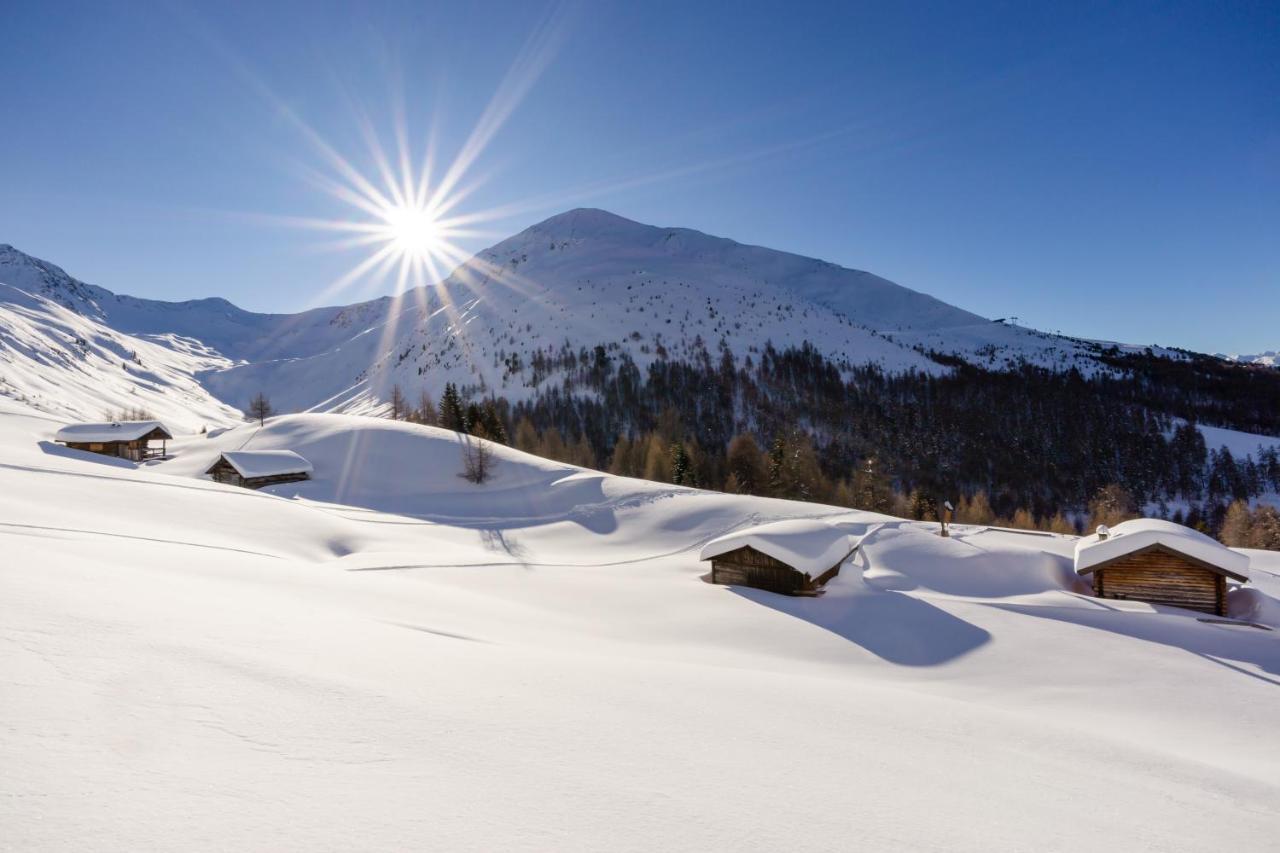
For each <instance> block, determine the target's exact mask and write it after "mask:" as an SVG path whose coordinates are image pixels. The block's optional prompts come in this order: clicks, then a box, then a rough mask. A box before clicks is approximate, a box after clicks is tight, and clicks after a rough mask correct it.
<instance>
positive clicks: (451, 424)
mask: <svg viewBox="0 0 1280 853" xmlns="http://www.w3.org/2000/svg"><path fill="white" fill-rule="evenodd" d="M440 426H442V427H444V428H445V429H451V430H453V431H454V432H466V431H467V422H466V418H465V416H464V414H463V410H462V398H461V397H459V396H458V387H457V386H456V385H454V384H453V383H452V382H446V383H445V386H444V394H443V395H442V396H441V397H440Z"/></svg>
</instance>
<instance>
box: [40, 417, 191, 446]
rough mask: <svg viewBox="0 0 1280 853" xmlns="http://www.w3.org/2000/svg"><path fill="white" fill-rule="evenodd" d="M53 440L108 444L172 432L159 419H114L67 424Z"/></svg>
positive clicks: (170, 435)
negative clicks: (97, 422) (114, 420)
mask: <svg viewBox="0 0 1280 853" xmlns="http://www.w3.org/2000/svg"><path fill="white" fill-rule="evenodd" d="M53 438H54V440H55V441H63V442H76V443H92V444H108V443H110V442H113V441H138V440H140V439H143V438H163V439H172V438H173V433H171V432H169V430H168V429H166V428H165V425H164V424H162V423H160V422H159V421H116V422H114V423H101V424H67V425H66V426H64V427H63V428H62V429H60V430H58V432H57V434H56V435H54V437H53Z"/></svg>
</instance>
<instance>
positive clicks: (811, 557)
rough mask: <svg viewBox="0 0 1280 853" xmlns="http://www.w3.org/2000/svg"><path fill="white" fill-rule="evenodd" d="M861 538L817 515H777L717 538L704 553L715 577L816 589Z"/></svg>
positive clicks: (782, 589)
mask: <svg viewBox="0 0 1280 853" xmlns="http://www.w3.org/2000/svg"><path fill="white" fill-rule="evenodd" d="M857 543H858V540H857V538H856V537H854V536H852V535H850V534H849V533H848V532H847V531H845V530H842V529H840V528H839V527H837V526H835V525H832V524H828V523H826V522H824V521H818V520H813V519H792V520H788V521H775V522H772V523H770V524H761V525H759V526H756V527H748V528H746V529H744V530H739V531H736V532H734V533H729V534H726V535H724V536H721V537H719V538H717V539H713V540H711V541H710V542H708V543H707V544H706V546H705V547H704V548H703V549H702V554H701V559H702V560H710V561H711V578H710V579H711V582H712V583H719V584H729V585H735V586H751V587H756V588H757V589H764V590H768V591H770V592H778V593H783V594H784V595H817V594H819V593H820V592H821V591H822V587H823V585H824V584H825V583H826V582H827V581H829V580H831V579H832V578H833V577H835V576H836V575H837V574H838V573H839V571H840V564H841V563H843V562H844V561H845V558H847V557H848V556H849V555H850V554H851V553H853V550H854V548H856V547H857Z"/></svg>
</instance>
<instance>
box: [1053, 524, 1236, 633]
mask: <svg viewBox="0 0 1280 853" xmlns="http://www.w3.org/2000/svg"><path fill="white" fill-rule="evenodd" d="M1075 568H1076V574H1079V575H1090V576H1092V580H1093V593H1094V595H1096V596H1098V597H1099V598H1117V599H1133V600H1136V601H1146V602H1149V603H1151V604H1166V605H1171V606H1174V607H1185V608H1187V609H1189V610H1200V611H1203V612H1205V613H1215V614H1217V615H1218V616H1225V615H1226V614H1227V582H1228V581H1236V582H1238V583H1244V582H1246V581H1247V580H1248V579H1249V575H1248V572H1249V557H1248V556H1247V555H1245V554H1241V553H1240V552H1239V551H1233V550H1231V549H1230V548H1228V547H1226V546H1225V545H1222V544H1221V543H1219V542H1216V541H1215V540H1213V539H1210V538H1209V537H1208V536H1205V535H1204V534H1203V533H1200V532H1198V531H1196V530H1192V529H1191V528H1189V527H1183V526H1182V525H1181V524H1174V523H1173V522H1171V521H1162V520H1160V519H1156V518H1138V519H1134V520H1132V521H1126V522H1123V523H1121V524H1117V525H1116V526H1115V527H1113V528H1110V529H1107V528H1106V527H1099V528H1098V532H1097V533H1095V534H1094V535H1092V536H1086V537H1084V538H1083V539H1081V540H1080V541H1079V542H1078V543H1076V553H1075Z"/></svg>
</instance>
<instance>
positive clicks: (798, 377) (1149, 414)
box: [397, 345, 1280, 538]
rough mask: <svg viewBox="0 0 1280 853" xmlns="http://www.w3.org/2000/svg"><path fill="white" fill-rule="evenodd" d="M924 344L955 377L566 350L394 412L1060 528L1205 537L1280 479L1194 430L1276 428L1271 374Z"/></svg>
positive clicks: (801, 489) (624, 469) (1279, 458)
mask: <svg viewBox="0 0 1280 853" xmlns="http://www.w3.org/2000/svg"><path fill="white" fill-rule="evenodd" d="M929 355H930V356H931V357H932V358H933V360H934V361H936V362H938V363H939V364H941V365H944V366H945V367H947V368H949V370H947V371H943V372H940V373H939V374H938V375H930V374H924V373H901V374H900V373H894V374H887V373H884V372H883V371H881V370H879V369H878V368H876V367H874V366H853V365H849V364H837V363H834V362H832V361H831V360H829V359H827V358H825V357H823V356H822V355H821V354H819V353H818V352H817V351H816V350H814V349H813V348H811V347H809V346H807V345H806V346H804V347H801V348H795V349H787V350H782V351H779V350H775V349H774V348H773V347H771V346H766V347H764V348H763V349H762V350H761V351H759V352H758V353H752V354H751V355H749V356H748V357H747V358H745V359H741V360H738V359H735V358H734V356H733V354H732V353H730V352H729V351H728V350H726V349H724V348H721V350H720V351H719V353H718V354H717V355H716V356H715V357H713V356H712V355H711V353H710V352H708V351H707V350H706V349H705V347H704V348H702V349H701V350H700V353H699V357H698V358H696V359H695V360H692V361H686V360H680V361H674V360H667V359H663V358H659V359H658V360H657V361H655V362H653V363H652V364H651V365H649V367H648V369H647V370H641V369H640V368H639V367H638V366H637V365H636V364H635V363H634V362H633V361H632V359H631V358H630V357H629V356H628V355H627V354H626V353H625V352H621V351H618V350H616V349H615V351H613V352H610V350H609V349H608V348H606V347H603V346H598V347H595V348H594V349H592V350H587V349H580V350H577V351H574V350H572V349H570V348H569V347H568V346H567V345H566V346H565V347H563V348H562V350H561V351H560V352H559V353H558V354H557V355H556V356H554V357H551V356H546V357H543V356H540V357H539V359H538V361H539V363H538V364H536V365H531V366H530V369H529V370H528V375H531V377H532V378H531V379H529V380H527V381H530V382H531V384H535V387H536V391H537V393H536V395H535V396H534V397H533V398H532V399H531V400H528V401H522V402H519V403H517V404H514V405H512V404H510V403H508V401H506V400H505V399H503V398H500V397H493V396H490V395H486V394H485V392H484V389H483V388H471V389H463V390H462V391H459V389H457V388H456V387H454V386H450V387H449V388H448V389H447V391H446V394H445V397H444V399H443V400H442V401H441V402H440V404H439V407H437V406H436V405H434V404H433V403H432V401H430V400H424V401H423V402H422V403H421V405H419V406H418V407H417V408H416V409H414V408H411V407H403V409H404V412H405V413H406V415H411V416H414V417H416V418H418V419H421V420H425V421H428V422H431V423H439V424H440V425H442V426H448V427H450V428H454V429H461V430H464V431H469V432H474V433H476V434H479V435H482V436H486V437H489V438H492V439H495V440H498V441H503V442H505V443H510V444H513V445H515V446H517V447H519V448H521V449H524V450H529V451H532V452H536V453H539V454H540V455H543V456H547V457H549V458H553V459H558V460H562V461H566V462H572V463H574V464H579V465H584V466H588V467H595V468H600V469H602V470H607V471H610V472H612V473H616V474H621V475H625V476H633V477H643V478H646V479H651V480H659V481H664V482H671V483H678V484H684V485H691V486H698V487H703V488H710V489H719V490H725V491H733V492H743V493H750V494H759V495H771V496H777V497H785V498H793V499H799V500H811V501H819V502H824V503H832V504H836V505H843V506H853V507H858V508H862V509H873V510H878V511H883V512H892V513H894V514H898V515H904V516H908V517H915V518H934V517H936V514H937V507H938V505H940V503H941V502H942V501H944V500H949V501H951V502H952V503H953V504H955V505H956V507H957V520H959V521H973V522H978V523H991V522H994V521H1003V522H1005V523H1009V524H1014V525H1015V526H1021V527H1041V528H1044V529H1054V530H1058V531H1060V532H1069V531H1071V530H1079V529H1082V528H1083V526H1084V525H1086V524H1090V523H1093V522H1097V521H1116V520H1120V519H1122V518H1123V517H1126V516H1130V515H1134V514H1137V513H1140V512H1145V513H1146V514H1156V515H1163V516H1165V517H1168V518H1172V519H1173V520H1176V521H1180V522H1184V523H1187V524H1190V525H1192V526H1197V527H1200V528H1201V529H1204V530H1206V531H1209V532H1211V533H1215V534H1219V533H1221V532H1222V528H1223V524H1224V520H1225V519H1226V517H1227V514H1228V509H1229V508H1230V507H1231V506H1232V504H1233V503H1235V502H1247V501H1248V500H1249V499H1250V498H1254V497H1257V496H1259V495H1263V494H1266V493H1269V492H1280V455H1278V454H1277V452H1276V450H1275V449H1274V448H1273V449H1258V450H1255V451H1253V452H1252V453H1250V454H1249V455H1248V456H1244V457H1242V458H1235V457H1233V456H1232V454H1231V453H1230V452H1229V451H1227V450H1225V449H1220V448H1214V447H1209V446H1206V443H1205V440H1204V438H1203V436H1202V433H1201V432H1200V430H1199V429H1197V427H1196V425H1197V424H1202V425H1206V426H1217V427H1226V428H1230V429H1235V430H1242V431H1246V432H1253V433H1261V434H1264V435H1277V434H1280V371H1277V370H1275V369H1273V368H1268V367H1253V366H1244V365H1238V364H1232V363H1229V362H1224V361H1222V360H1219V359H1216V358H1210V357H1207V356H1200V355H1196V354H1191V353H1186V354H1185V356H1184V357H1183V358H1170V357H1164V356H1158V355H1155V354H1153V353H1151V352H1150V351H1146V352H1139V353H1133V352H1121V351H1119V350H1109V351H1105V352H1103V353H1102V355H1101V358H1100V362H1099V368H1098V369H1097V370H1094V371H1093V372H1092V373H1090V374H1088V375H1086V374H1085V373H1082V372H1080V371H1079V370H1076V369H1073V370H1070V371H1066V372H1062V371H1051V370H1046V369H1042V368H1038V367H1034V366H1030V365H1025V366H1023V367H1021V368H1020V369H1017V370H1011V371H992V370H986V369H983V368H980V367H975V366H973V365H971V364H968V363H966V362H964V361H961V360H959V359H955V358H951V357H947V356H944V355H940V354H936V353H930V354H929ZM397 391H398V389H397ZM402 396H403V395H401V398H402ZM1236 509H1237V512H1236V515H1237V516H1238V515H1239V511H1238V510H1239V507H1238V506H1237V508H1236ZM1246 511H1247V506H1246ZM1263 515H1264V516H1265V515H1266V511H1265V510H1264V511H1263ZM1268 518H1269V516H1268V517H1267V518H1260V519H1259V520H1258V525H1257V526H1259V529H1263V528H1265V527H1266V526H1267V525H1268V524H1269V523H1270V522H1269V521H1268ZM1246 538H1247V535H1246Z"/></svg>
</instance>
